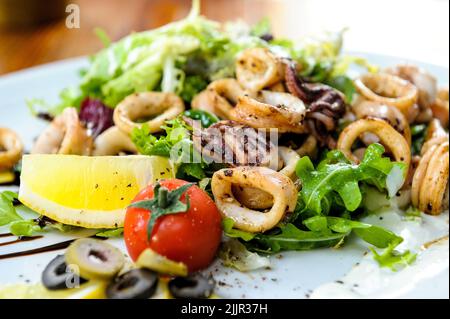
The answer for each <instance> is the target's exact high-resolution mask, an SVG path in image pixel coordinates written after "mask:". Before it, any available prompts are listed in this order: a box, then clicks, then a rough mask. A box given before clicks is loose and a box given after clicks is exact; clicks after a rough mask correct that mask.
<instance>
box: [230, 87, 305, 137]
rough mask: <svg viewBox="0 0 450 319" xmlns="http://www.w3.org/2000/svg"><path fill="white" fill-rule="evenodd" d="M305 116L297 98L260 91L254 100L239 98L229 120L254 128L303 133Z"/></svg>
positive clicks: (246, 97) (303, 108) (286, 94)
mask: <svg viewBox="0 0 450 319" xmlns="http://www.w3.org/2000/svg"><path fill="white" fill-rule="evenodd" d="M305 114H306V108H305V104H304V103H303V102H302V101H301V100H300V99H299V98H297V97H295V96H293V95H291V94H288V93H280V92H271V91H260V92H258V94H257V96H256V97H255V98H252V97H249V96H241V97H240V98H239V99H238V103H237V105H236V107H235V108H234V109H233V110H232V111H231V112H230V118H231V119H232V120H234V121H236V122H239V123H244V124H246V125H248V126H251V127H254V128H265V129H273V128H276V129H278V132H280V133H286V132H293V133H305V132H306V127H305V126H304V125H303V121H304V118H305Z"/></svg>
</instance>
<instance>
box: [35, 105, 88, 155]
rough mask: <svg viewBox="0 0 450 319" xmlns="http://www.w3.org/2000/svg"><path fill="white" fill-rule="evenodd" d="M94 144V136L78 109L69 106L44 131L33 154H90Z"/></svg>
mask: <svg viewBox="0 0 450 319" xmlns="http://www.w3.org/2000/svg"><path fill="white" fill-rule="evenodd" d="M92 146H93V142H92V138H91V137H90V136H88V134H87V131H86V129H85V128H84V127H83V125H82V124H81V122H80V119H79V118H78V112H77V110H76V109H75V108H73V107H69V108H66V109H65V110H64V111H63V112H62V114H61V115H58V116H57V117H56V118H55V119H54V120H53V121H52V123H51V124H50V125H49V126H48V127H47V128H46V129H45V130H44V132H42V134H41V135H40V136H39V137H38V139H37V141H36V143H35V144H34V146H33V148H32V150H31V154H72V155H90V154H91V151H92Z"/></svg>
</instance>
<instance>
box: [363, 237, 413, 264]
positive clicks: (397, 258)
mask: <svg viewBox="0 0 450 319" xmlns="http://www.w3.org/2000/svg"><path fill="white" fill-rule="evenodd" d="M401 242H402V240H398V241H394V242H392V243H390V244H389V245H388V246H387V248H386V249H385V250H384V252H382V253H381V254H379V253H378V252H377V251H376V250H375V249H373V248H370V250H371V251H372V253H373V255H374V259H375V260H376V261H377V262H378V264H379V265H380V266H381V267H389V268H390V269H391V270H392V271H397V270H399V269H400V268H402V267H405V266H407V265H410V264H411V263H413V262H414V261H415V260H416V257H417V254H414V253H412V252H411V251H409V250H407V251H404V252H403V253H400V252H398V251H396V250H395V248H396V247H397V246H398V245H399V244H400V243H401Z"/></svg>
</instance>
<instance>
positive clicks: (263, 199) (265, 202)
mask: <svg viewBox="0 0 450 319" xmlns="http://www.w3.org/2000/svg"><path fill="white" fill-rule="evenodd" d="M278 153H279V155H280V157H281V160H282V161H283V167H282V168H281V170H280V171H279V173H281V174H283V175H286V176H287V177H289V178H290V179H292V180H293V181H295V180H296V179H297V177H296V175H295V167H296V165H297V162H298V160H299V159H300V156H299V155H298V154H297V152H295V151H294V150H292V149H290V148H288V147H284V146H280V147H279V148H278ZM232 191H233V195H234V196H235V198H236V199H237V200H238V202H240V203H241V204H242V205H244V206H245V207H248V208H250V209H257V210H261V209H268V208H270V207H272V205H273V196H272V195H270V194H269V193H268V192H267V191H265V190H261V189H258V188H254V187H242V186H233V187H232Z"/></svg>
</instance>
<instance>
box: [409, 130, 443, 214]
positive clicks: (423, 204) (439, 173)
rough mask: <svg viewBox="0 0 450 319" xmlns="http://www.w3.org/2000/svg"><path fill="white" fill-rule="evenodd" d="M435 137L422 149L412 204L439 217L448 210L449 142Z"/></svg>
mask: <svg viewBox="0 0 450 319" xmlns="http://www.w3.org/2000/svg"><path fill="white" fill-rule="evenodd" d="M438 138H439V137H434V138H432V139H431V140H429V142H432V143H431V144H428V145H424V147H423V148H422V154H421V155H422V158H421V159H420V162H419V165H418V167H417V169H416V171H415V173H414V177H413V181H412V187H411V201H412V204H413V205H414V206H415V207H417V208H419V209H420V210H421V211H423V212H424V213H427V214H431V215H439V214H440V213H441V212H442V211H443V210H444V209H447V208H448V198H449V196H448V188H449V186H448V179H449V178H448V174H449V141H448V136H446V138H445V139H441V140H438Z"/></svg>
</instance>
